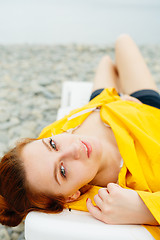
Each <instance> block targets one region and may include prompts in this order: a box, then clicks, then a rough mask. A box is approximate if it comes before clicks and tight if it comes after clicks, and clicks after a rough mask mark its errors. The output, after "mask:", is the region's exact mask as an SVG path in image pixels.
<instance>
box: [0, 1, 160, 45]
mask: <svg viewBox="0 0 160 240" xmlns="http://www.w3.org/2000/svg"><path fill="white" fill-rule="evenodd" d="M159 29H160V1H159V0H0V43H7V44H8V43H9V44H13V43H36V44H39V43H43V44H55V43H62V44H65V43H73V42H75V43H86V44H106V43H113V42H114V41H115V39H116V37H117V36H118V35H119V34H121V33H124V32H127V33H129V34H131V36H132V37H133V38H134V39H135V40H136V41H137V43H139V44H144V43H148V44H157V43H159V42H160V30H159Z"/></svg>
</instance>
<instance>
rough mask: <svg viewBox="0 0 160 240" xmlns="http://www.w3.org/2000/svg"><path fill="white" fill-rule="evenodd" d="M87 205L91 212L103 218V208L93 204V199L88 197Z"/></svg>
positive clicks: (98, 217)
mask: <svg viewBox="0 0 160 240" xmlns="http://www.w3.org/2000/svg"><path fill="white" fill-rule="evenodd" d="M86 205H87V209H88V211H89V212H90V214H91V215H92V216H93V217H95V218H97V219H98V220H101V216H102V213H101V210H100V209H99V208H98V207H97V206H94V205H93V204H92V201H91V199H89V198H88V200H87V201H86Z"/></svg>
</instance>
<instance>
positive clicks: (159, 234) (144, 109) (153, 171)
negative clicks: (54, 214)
mask: <svg viewBox="0 0 160 240" xmlns="http://www.w3.org/2000/svg"><path fill="white" fill-rule="evenodd" d="M94 107H96V108H100V117H101V119H102V121H103V122H104V123H106V124H109V125H110V127H111V128H112V130H113V133H114V135H115V138H116V141H117V144H118V148H119V151H120V153H121V156H122V158H123V161H124V164H123V167H122V169H121V171H120V173H119V177H118V181H119V185H120V186H122V187H124V188H131V189H133V190H136V191H137V193H138V194H139V196H140V197H141V199H142V200H143V201H144V203H145V204H146V206H147V207H148V209H149V210H150V211H151V213H152V214H153V216H154V217H155V219H156V220H157V221H158V222H159V224H160V174H159V172H160V124H159V123H160V110H159V109H157V108H154V107H151V106H148V105H145V104H139V103H135V102H131V101H123V100H121V99H120V97H119V95H118V94H117V92H116V90H115V89H114V88H108V89H105V90H104V91H103V92H102V93H101V94H100V95H98V96H97V97H95V98H94V99H93V100H92V101H90V102H89V103H88V104H86V105H85V106H83V107H82V108H79V109H76V110H74V111H72V112H71V113H70V114H69V115H67V116H65V117H64V118H63V119H61V120H59V121H56V122H54V123H52V124H51V125H49V126H47V127H46V128H44V129H43V130H42V132H41V134H40V136H39V138H45V137H50V136H51V133H53V134H59V133H62V132H65V131H67V130H69V129H72V128H74V127H76V126H78V125H80V124H82V123H83V121H84V120H85V119H86V118H87V117H88V116H89V115H90V113H91V112H92V111H91V112H87V113H84V114H83V110H85V109H91V108H94ZM79 112H82V114H81V115H80V116H77V117H74V118H72V117H71V116H73V115H74V114H76V113H79ZM70 119H71V120H70ZM98 189H99V187H96V186H94V187H93V188H92V189H91V191H89V192H87V193H86V194H84V195H83V196H81V199H80V200H79V201H76V202H74V203H72V204H69V207H70V208H72V209H77V210H82V211H87V208H86V198H88V197H89V198H91V199H92V200H93V197H94V195H95V194H97V193H98ZM144 226H145V227H146V228H147V229H148V231H150V233H151V234H152V235H153V237H154V238H155V239H157V240H159V239H160V229H159V227H156V226H148V225H144Z"/></svg>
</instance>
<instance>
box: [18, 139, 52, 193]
mask: <svg viewBox="0 0 160 240" xmlns="http://www.w3.org/2000/svg"><path fill="white" fill-rule="evenodd" d="M22 160H23V163H24V168H25V172H26V177H27V180H28V182H29V183H30V184H31V186H33V187H34V188H36V189H37V190H43V191H45V189H43V188H44V187H45V186H47V185H48V184H50V182H49V181H50V178H47V177H46V176H47V175H48V176H52V175H53V173H52V172H53V164H52V161H49V151H48V150H47V149H46V148H45V146H44V145H43V143H42V140H35V141H33V142H31V143H29V144H27V145H26V146H25V147H24V149H23V151H22ZM42 179H43V182H42Z"/></svg>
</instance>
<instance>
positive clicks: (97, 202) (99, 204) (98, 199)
mask: <svg viewBox="0 0 160 240" xmlns="http://www.w3.org/2000/svg"><path fill="white" fill-rule="evenodd" d="M94 202H95V204H96V205H97V207H99V209H100V210H102V207H103V204H104V202H103V201H102V199H101V198H100V197H99V195H98V194H96V195H95V196H94Z"/></svg>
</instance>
